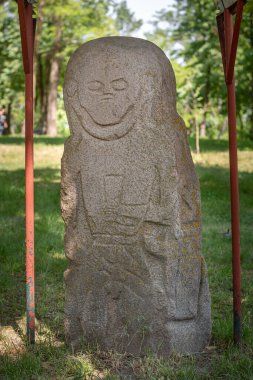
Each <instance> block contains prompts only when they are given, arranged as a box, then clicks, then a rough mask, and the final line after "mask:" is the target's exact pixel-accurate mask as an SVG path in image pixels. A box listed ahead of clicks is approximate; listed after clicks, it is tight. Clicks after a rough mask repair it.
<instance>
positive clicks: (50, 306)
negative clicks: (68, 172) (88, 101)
mask: <svg viewBox="0 0 253 380" xmlns="http://www.w3.org/2000/svg"><path fill="white" fill-rule="evenodd" d="M190 144H191V146H192V148H194V140H190ZM227 145H228V144H227V141H219V142H216V141H211V140H203V141H201V154H200V155H199V156H197V155H196V154H193V156H194V160H195V162H196V167H197V172H198V175H199V178H200V183H201V196H202V214H203V254H204V255H205V258H206V261H207V264H208V273H209V283H210V290H211V296H212V319H213V334H212V341H211V343H210V346H209V347H208V348H207V349H206V350H205V352H203V353H198V354H196V355H190V356H189V355H174V356H173V357H171V358H170V360H167V361H166V360H162V359H157V358H154V357H152V356H151V355H149V356H147V357H146V358H142V359H141V358H137V357H129V356H124V355H119V354H117V353H115V352H109V353H105V352H102V351H100V349H99V347H89V346H88V345H87V344H86V345H84V346H83V348H82V349H81V350H80V352H78V353H77V354H75V355H73V353H72V352H71V350H70V348H68V347H67V346H66V345H65V343H64V334H63V319H64V314H63V303H64V284H63V272H64V270H65V268H66V260H65V257H64V252H63V233H64V226H63V222H62V219H61V215H60V199H59V191H60V170H59V169H60V158H61V155H62V152H63V139H62V138H53V139H50V138H45V137H36V139H35V252H36V318H37V320H36V324H37V327H36V329H37V331H36V334H37V343H36V345H35V346H29V345H28V344H27V342H26V339H25V335H24V333H25V328H24V326H25V200H24V194H25V192H24V139H23V138H21V137H2V138H1V139H0V184H1V185H0V236H1V240H0V260H1V265H0V271H1V273H0V289H1V293H0V313H1V315H0V320H1V330H0V353H1V358H0V379H11V380H12V379H18V380H21V379H36V380H37V379H38V380H40V379H52V380H57V379H111V380H113V379H143V380H151V379H152V380H162V379H163V380H165V379H168V380H169V379H185V380H191V379H192V380H193V379H212V380H213V379H214V380H215V379H232V380H233V379H236V380H238V379H240V380H241V379H253V328H252V327H253V300H252V294H253V264H252V263H253V260H252V259H253V196H252V195H253V145H252V144H251V143H249V142H243V141H242V142H239V144H238V146H239V170H240V172H239V181H240V209H241V254H242V299H243V347H242V349H241V350H239V349H237V348H235V347H234V346H233V338H232V335H233V327H232V326H233V320H232V276H231V238H230V237H224V232H226V231H227V230H228V229H230V203H229V166H228V153H227Z"/></svg>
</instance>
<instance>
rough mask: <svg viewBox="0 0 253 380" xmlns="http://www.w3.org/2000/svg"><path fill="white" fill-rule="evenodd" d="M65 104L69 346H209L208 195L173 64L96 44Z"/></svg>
mask: <svg viewBox="0 0 253 380" xmlns="http://www.w3.org/2000/svg"><path fill="white" fill-rule="evenodd" d="M64 102H65V108H66V112H67V117H68V122H69V127H70V130H71V136H70V138H69V139H68V140H67V141H66V143H65V149H64V155H63V158H62V184H61V206H62V216H63V219H64V222H65V253H66V256H67V258H68V262H69V265H68V269H67V270H66V272H65V282H66V301H65V331H66V338H67V340H68V342H69V343H70V344H71V345H72V346H73V348H75V347H78V345H79V344H80V342H81V341H82V340H84V341H88V342H90V343H99V344H100V346H101V347H102V348H103V349H105V350H110V349H115V350H117V351H119V352H129V353H131V354H134V355H142V354H145V353H146V352H150V351H152V352H153V353H155V354H158V355H162V356H168V355H170V354H171V353H172V352H180V353H185V352H196V351H200V350H202V349H203V348H204V347H205V346H206V345H207V344H208V342H209V339H210V334H211V315H210V296H209V290H208V281H207V270H206V265H205V261H204V259H203V257H202V255H201V215H200V190H199V182H198V179H197V176H196V173H195V169H194V165H193V161H192V158H191V154H190V150H189V146H188V143H187V137H186V129H185V126H184V122H183V120H182V119H181V118H180V116H179V115H178V114H177V111H176V84H175V77H174V72H173V69H172V67H171V64H170V62H169V60H168V58H167V57H166V56H165V54H164V53H163V52H162V50H160V49H159V48H158V47H157V46H155V45H154V44H152V43H151V42H148V41H145V40H142V39H137V38H130V37H105V38H100V39H96V40H93V41H90V42H87V43H85V44H84V45H82V46H81V47H79V48H78V49H77V50H76V52H75V53H74V54H73V56H72V57H71V58H70V61H69V63H68V67H67V71H66V75H65V84H64Z"/></svg>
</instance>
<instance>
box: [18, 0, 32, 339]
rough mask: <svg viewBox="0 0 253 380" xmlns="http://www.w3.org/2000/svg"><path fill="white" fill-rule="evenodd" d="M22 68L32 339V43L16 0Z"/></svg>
mask: <svg viewBox="0 0 253 380" xmlns="http://www.w3.org/2000/svg"><path fill="white" fill-rule="evenodd" d="M18 11H19V22H20V34H21V44H22V54H23V64H24V72H25V186H26V313H27V338H28V340H29V342H30V343H35V299H34V298H35V281H34V176H33V47H34V28H35V24H34V23H33V19H32V5H31V4H28V3H27V2H26V1H25V0H18Z"/></svg>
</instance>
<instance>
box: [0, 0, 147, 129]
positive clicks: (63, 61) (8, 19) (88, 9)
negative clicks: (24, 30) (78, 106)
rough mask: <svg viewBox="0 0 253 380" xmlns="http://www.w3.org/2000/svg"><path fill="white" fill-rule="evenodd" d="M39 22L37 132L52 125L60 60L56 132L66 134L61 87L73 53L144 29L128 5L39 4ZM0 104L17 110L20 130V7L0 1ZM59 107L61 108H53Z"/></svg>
mask: <svg viewBox="0 0 253 380" xmlns="http://www.w3.org/2000/svg"><path fill="white" fill-rule="evenodd" d="M33 11H34V16H33V17H34V18H37V30H36V37H35V48H36V51H35V68H36V77H37V79H36V78H35V79H36V94H35V95H36V101H35V111H36V112H35V129H36V130H40V133H41V132H42V131H43V128H44V127H43V126H44V123H45V124H46V123H47V110H48V108H49V106H51V105H52V104H49V102H50V101H49V93H50V91H51V89H52V85H51V83H50V69H51V65H52V62H53V61H55V60H57V64H58V67H59V74H57V77H56V78H55V81H56V87H57V89H58V91H57V92H58V96H57V99H55V100H54V101H55V103H56V100H57V102H58V109H57V128H58V132H59V133H61V134H62V133H63V135H65V134H66V133H67V132H66V124H67V120H66V117H65V114H64V107H63V100H62V86H63V81H64V73H65V71H66V65H67V62H68V60H69V57H70V56H71V54H72V53H73V52H74V51H75V49H76V48H77V47H78V46H80V45H81V44H82V43H84V42H85V41H88V40H90V39H94V38H97V37H103V36H110V35H118V34H124V35H130V34H131V33H132V32H133V31H134V30H136V29H138V28H139V27H140V26H141V23H142V22H141V20H136V19H135V17H134V14H133V13H132V12H130V10H129V9H128V7H127V3H126V1H121V2H116V1H113V0H110V1H107V0H86V1H85V2H82V1H79V0H46V1H45V0H38V1H36V2H35V4H34V5H33ZM0 16H1V17H0V62H1V66H0V102H1V103H4V104H5V105H7V104H9V103H10V104H11V105H12V124H16V125H17V126H18V127H19V128H21V126H22V124H23V119H24V74H23V67H22V55H21V43H20V31H19V23H18V14H17V4H16V3H15V2H14V1H12V0H7V1H5V2H0ZM54 107H55V108H56V104H54Z"/></svg>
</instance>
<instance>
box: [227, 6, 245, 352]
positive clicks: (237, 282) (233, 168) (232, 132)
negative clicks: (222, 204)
mask: <svg viewBox="0 0 253 380" xmlns="http://www.w3.org/2000/svg"><path fill="white" fill-rule="evenodd" d="M224 32H225V54H226V62H229V60H230V57H231V53H232V52H231V46H232V40H233V19H232V14H231V13H230V11H229V9H225V11H224ZM228 69H229V66H227V72H226V74H227V73H228ZM226 86H227V108H228V130H229V163H230V197H231V225H232V271H233V310H234V342H235V343H236V344H237V345H240V343H241V318H242V309H241V268H240V266H241V264H240V213H239V185H238V164H237V162H238V159H237V142H236V97H235V79H234V74H233V75H232V77H231V78H230V80H228V78H226Z"/></svg>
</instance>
